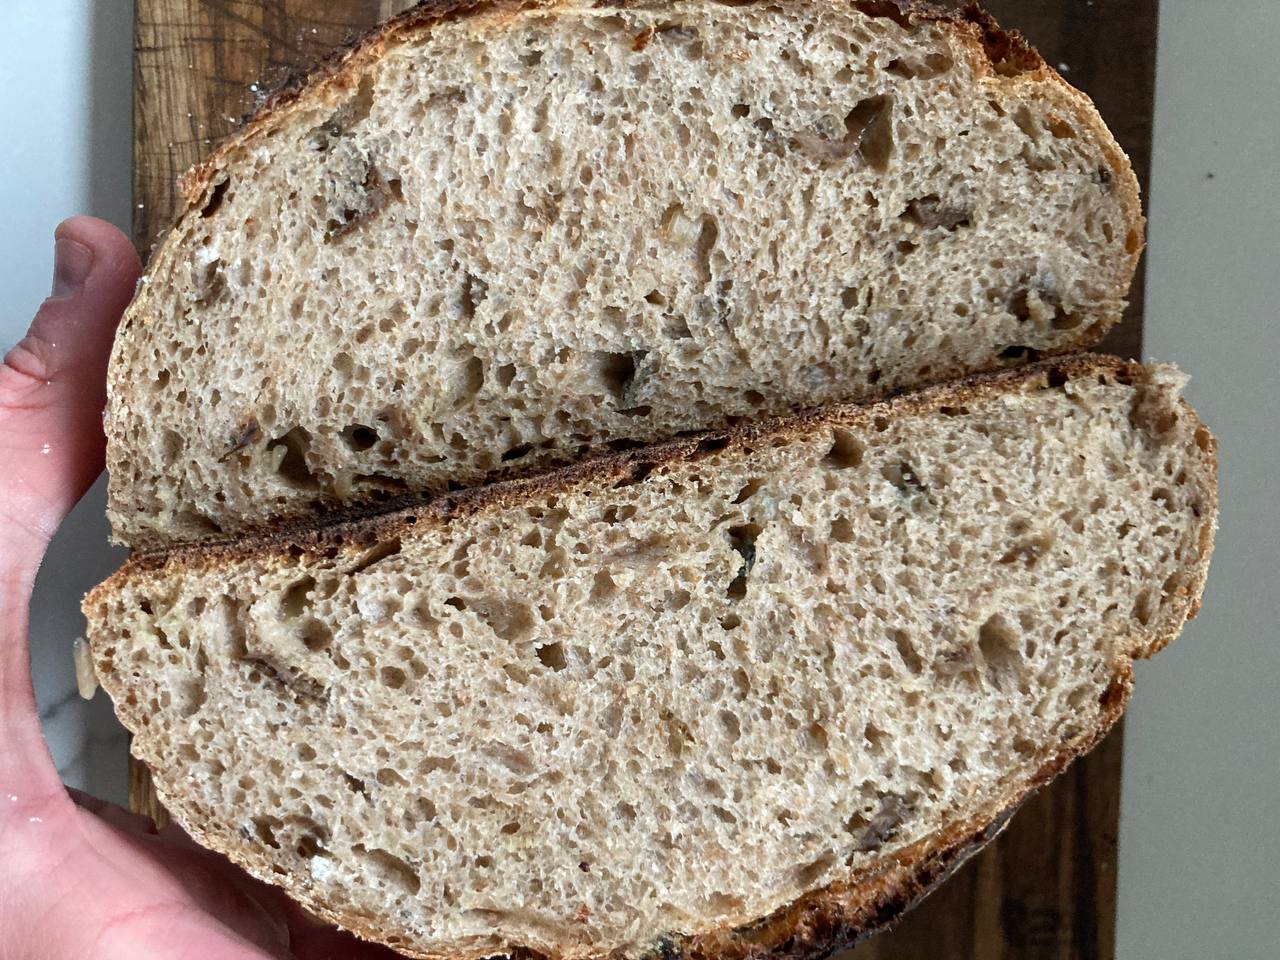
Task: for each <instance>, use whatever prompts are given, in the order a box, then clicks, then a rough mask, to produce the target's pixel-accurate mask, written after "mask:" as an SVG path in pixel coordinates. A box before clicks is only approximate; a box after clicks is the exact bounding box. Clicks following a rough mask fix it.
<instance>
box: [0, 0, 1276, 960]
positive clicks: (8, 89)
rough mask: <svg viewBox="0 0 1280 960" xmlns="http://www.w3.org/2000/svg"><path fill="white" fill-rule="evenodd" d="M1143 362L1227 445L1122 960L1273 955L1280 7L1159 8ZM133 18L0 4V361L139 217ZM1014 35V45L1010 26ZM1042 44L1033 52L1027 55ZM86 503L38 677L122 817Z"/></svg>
mask: <svg viewBox="0 0 1280 960" xmlns="http://www.w3.org/2000/svg"><path fill="white" fill-rule="evenodd" d="M1160 16H1161V22H1160V48H1159V56H1160V59H1159V70H1158V79H1157V99H1156V131H1155V154H1154V178H1153V184H1152V189H1151V196H1150V210H1151V223H1150V235H1149V247H1148V251H1147V264H1148V274H1147V282H1148V289H1147V298H1148V299H1147V304H1148V306H1147V353H1148V356H1150V357H1155V358H1159V359H1173V360H1177V361H1178V362H1179V363H1180V364H1181V365H1182V366H1183V368H1184V369H1185V370H1187V371H1188V372H1189V373H1191V374H1192V376H1193V378H1194V379H1193V381H1192V384H1191V387H1190V389H1189V398H1190V399H1191V401H1192V402H1193V403H1194V404H1195V406H1196V407H1197V408H1198V410H1199V411H1200V413H1201V415H1202V416H1203V417H1204V418H1205V420H1206V421H1207V422H1208V423H1209V425H1210V426H1211V427H1212V428H1213V429H1214V431H1215V432H1216V433H1217V435H1218V437H1219V439H1220V440H1221V442H1222V457H1221V465H1222V496H1223V511H1222V526H1221V530H1220V531H1219V534H1218V546H1217V552H1216V555H1215V557H1214V564H1213V571H1212V574H1211V577H1210V582H1209V589H1208V592H1207V594H1206V598H1205V604H1204V609H1203V611H1202V612H1201V615H1200V617H1199V619H1197V620H1196V621H1195V622H1193V623H1192V624H1190V625H1189V626H1188V628H1187V630H1186V633H1185V634H1184V636H1183V637H1182V639H1181V640H1179V641H1178V642H1177V643H1176V644H1174V645H1173V646H1172V647H1171V648H1170V649H1169V650H1167V651H1166V652H1164V653H1163V654H1161V655H1160V656H1159V657H1158V658H1156V659H1155V660H1154V661H1152V662H1151V663H1148V664H1142V665H1140V666H1139V669H1138V684H1137V692H1136V695H1135V697H1134V702H1133V706H1132V707H1131V709H1130V711H1129V725H1128V739H1127V741H1126V745H1125V761H1124V762H1125V787H1124V798H1123V804H1122V817H1121V840H1120V913H1119V917H1120V919H1119V941H1118V956H1119V957H1120V958H1122V960H1182V958H1186V960H1218V958H1221V960H1254V958H1257V960H1274V958H1275V957H1277V956H1280V827H1278V826H1277V822H1276V821H1277V818H1280V630H1278V629H1277V624H1278V623H1280V577H1278V576H1277V570H1278V569H1280V509H1277V505H1276V500H1277V497H1276V493H1277V481H1276V477H1277V475H1278V474H1280V439H1278V438H1280V431H1278V429H1277V427H1278V425H1280V396H1278V388H1280V374H1278V373H1277V363H1278V362H1280V185H1278V184H1277V179H1278V178H1280V81H1278V80H1277V73H1276V70H1275V66H1274V59H1275V50H1277V49H1280V0H1220V2H1216V3H1205V2H1203V0H1163V2H1162V3H1161V8H1160ZM131 21H132V11H131V3H130V2H129V0H97V2H94V0H6V2H5V3H4V4H3V5H0V57H2V58H3V62H4V63H5V64H6V65H7V66H8V68H9V69H8V71H7V77H6V82H5V83H4V84H2V85H0V129H3V130H4V131H5V136H4V137H3V138H0V169H3V171H4V172H5V174H6V176H5V177H4V178H3V180H2V181H0V184H2V185H0V211H2V213H3V222H4V223H5V225H6V228H7V229H5V230H4V231H3V232H0V284H2V285H3V292H4V297H5V302H6V306H5V309H4V310H3V311H2V312H0V350H2V349H4V348H7V347H8V346H9V345H11V344H12V343H14V342H16V341H17V340H18V339H19V338H20V337H21V335H22V333H23V331H24V330H25V328H26V325H27V323H28V321H29V319H30V317H31V314H32V313H33V312H34V311H35V309H36V307H37V306H38V305H39V303H40V301H41V299H42V298H43V297H44V296H45V295H46V294H47V292H48V285H49V277H50V274H51V269H52V240H51V236H52V230H53V228H54V226H55V225H56V224H57V222H58V221H59V220H60V219H62V218H63V217H65V216H68V215H70V214H73V213H76V212H88V213H94V214H96V215H98V216H103V217H105V218H107V219H109V220H112V221H114V222H116V223H117V224H119V225H120V226H122V227H127V225H128V221H129V216H130V212H131V209H130V199H129V153H130V82H131V67H130V44H131ZM1011 26H1017V25H1016V24H1011ZM1031 39H1032V40H1033V41H1034V39H1035V38H1034V37H1032V38H1031ZM101 516H102V495H101V489H100V486H99V488H98V489H96V490H95V491H94V493H93V494H91V495H90V497H89V498H88V499H87V501H86V502H85V503H83V504H81V506H80V508H78V509H77V511H76V514H75V515H74V516H73V517H72V518H71V520H70V521H69V522H68V524H67V526H66V528H65V529H64V530H63V531H62V532H61V533H60V534H59V536H58V539H57V542H56V543H55V546H54V549H53V551H52V552H51V554H50V557H49V559H48V561H47V562H46V565H45V568H44V570H43V571H42V573H41V577H40V581H39V584H38V587H37V594H36V598H35V602H34V605H33V620H32V631H33V637H32V644H33V654H34V657H33V659H34V666H33V672H34V675H35V681H36V685H37V690H38V693H39V697H40V704H41V710H42V713H43V714H44V715H45V718H46V730H47V734H48V737H49V740H50V744H51V748H52V750H53V753H54V756H55V759H56V760H57V762H58V764H59V767H60V769H62V770H63V772H64V776H65V778H66V779H67V780H68V782H70V783H73V784H75V785H77V786H84V787H86V788H88V789H91V790H94V791H95V792H98V793H100V794H102V795H105V796H108V797H111V798H113V799H121V798H123V796H124V779H123V771H124V757H123V745H122V741H121V739H120V738H119V734H118V728H116V726H115V723H114V720H113V719H112V717H111V713H110V709H109V707H108V705H107V704H106V702H105V698H103V697H101V696H99V698H98V699H97V700H96V701H94V702H93V703H92V704H83V703H81V702H80V701H78V700H77V699H75V698H74V697H73V696H69V694H70V693H71V691H72V689H73V678H72V671H71V661H70V644H71V641H72V639H73V638H74V637H75V636H77V635H78V634H79V633H80V632H81V630H82V624H81V621H80V618H79V613H78V611H77V607H76V605H77V602H78V600H79V597H80V596H81V594H83V592H84V591H85V590H86V589H87V588H88V587H89V586H91V585H92V584H93V583H95V582H96V581H97V580H99V579H100V578H101V577H102V576H104V575H105V573H106V572H107V571H109V570H110V569H112V568H113V567H114V565H115V564H116V563H117V562H118V559H119V556H118V554H117V553H115V552H113V551H111V550H109V549H108V548H106V546H105V544H106V526H105V523H104V522H103V521H102V519H101Z"/></svg>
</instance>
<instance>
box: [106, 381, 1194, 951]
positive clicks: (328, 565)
mask: <svg viewBox="0 0 1280 960" xmlns="http://www.w3.org/2000/svg"><path fill="white" fill-rule="evenodd" d="M1181 382H1182V381H1181V377H1180V375H1179V374H1177V372H1176V371H1175V370H1173V369H1172V368H1170V367H1164V366H1155V367H1146V368H1144V367H1141V366H1139V365H1136V364H1128V363H1123V362H1120V361H1115V360H1111V359H1105V358H1073V359H1066V360H1062V361H1059V362H1054V363H1044V364H1039V365H1035V366H1032V367H1029V368H1026V369H1024V370H1022V371H1017V372H1006V373H1003V374H999V375H995V376H988V377H980V378H974V379H970V380H968V381H964V382H960V383H955V384H949V385H944V386H940V387H935V388H931V389H929V390H926V391H924V392H921V393H918V394H912V395H907V396H904V397H901V398H898V399H895V400H892V401H889V402H882V403H876V404H872V405H867V406H837V407H831V408H828V409H826V410H824V411H822V412H818V413H813V414H810V415H807V416H803V417H798V418H787V419H780V420H771V421H767V422H762V423H758V424H754V425H750V426H741V427H738V428H735V429H733V430H730V431H729V432H727V433H713V434H702V435H698V436H692V437H688V438H683V439H677V440H675V441H672V442H670V443H667V444H664V445H660V446H656V447H651V448H645V449H641V450H636V451H631V452H628V453H624V454H618V455H614V456H612V457H609V458H606V459H602V460H596V461H590V462H586V463H583V464H580V465H578V466H575V467H573V468H571V469H567V470H563V471H560V472H556V473H551V474H548V475H544V476H541V477H537V478H532V479H527V480H523V481H517V482H510V483H502V484H497V485H493V486H490V487H487V488H483V489H479V490H475V491H471V492H466V493H457V494H450V495H447V496H445V497H442V498H437V499H436V500H434V501H432V502H430V503H428V504H425V505H423V506H421V507H417V508H414V509H409V510H405V511H402V512H399V513H395V514H390V515H383V516H378V517H373V518H369V519H366V520H364V521H361V522H356V523H350V524H347V525H342V526H336V527H335V526H317V527H315V528H312V529H305V528H300V529H294V530H278V531H277V532H276V534H275V535H274V536H273V537H271V538H266V539H259V540H244V541H241V542H237V543H234V544H227V545H222V546H212V547H209V546H189V547H186V548H182V549H177V550H174V551H170V552H168V553H167V554H165V555H163V556H141V557H135V558H134V559H133V560H132V561H130V563H129V564H128V565H127V566H126V567H125V568H124V569H123V570H122V571H121V572H120V573H118V574H117V575H116V576H115V577H113V578H112V579H111V580H110V581H108V582H107V583H106V584H105V585H103V586H102V587H99V588H98V589H97V590H95V591H94V593H93V594H91V595H90V597H89V598H88V599H87V601H86V604H85V612H86V614H87V616H88V618H89V624H90V638H91V644H92V651H93V655H94V658H95V662H96V667H97V672H98V676H99V678H100V680H101V682H102V684H103V685H104V686H105V687H106V689H107V690H108V691H109V692H110V693H111V695H112V697H113V699H114V700H115V703H116V706H117V709H118V711H119V713H120V716H121V718H122V719H123V721H124V722H125V724H126V725H127V726H128V727H129V728H130V729H131V730H132V731H133V733H134V740H133V749H134V751H135V753H136V754H137V755H138V756H139V757H141V758H142V759H143V760H145V761H146V762H147V763H148V764H149V765H150V767H151V768H152V770H153V772H154V776H155V783H156V787H157V789H158V791H159V793H160V796H161V797H162V798H163V800H164V802H165V803H166V805H167V806H168V807H169V809H170V810H171V811H172V812H173V813H174V815H175V816H176V817H177V818H178V820H179V821H180V822H182V823H183V824H184V825H185V826H186V828H187V829H188V830H189V831H190V832H191V833H192V835H193V836H195V837H196V838H197V839H199V840H200V841H201V842H203V843H205V844H207V845H209V846H211V847H213V848H214V849H217V850H221V851H223V852H224V853H226V854H228V855H229V856H231V857H232V858H234V859H235V860H237V861H239V862H240V863H242V864H243V865H244V866H245V867H247V868H248V869H249V870H250V871H251V872H252V873H254V874H256V875H257V876H259V877H262V878H264V879H266V880H269V881H271V882H273V883H278V884H281V885H282V886H284V887H285V888H286V889H288V890H289V891H290V892H291V893H292V894H293V895H294V896H295V897H296V898H297V899H298V900H299V901H300V902H301V903H303V904H304V905H306V906H307V907H308V908H309V909H311V910H312V911H314V912H316V913H317V914H318V915H320V916H323V917H326V918H329V919H332V920H334V921H336V922H338V923H340V924H341V925H343V926H344V927H347V928H349V929H352V930H354V931H356V932H358V933H360V934H361V935H363V936H367V937H370V938H373V939H376V940H380V941H382V942H384V943H387V944H389V945H391V946H393V947H395V948H396V949H398V950H400V951H402V952H404V953H406V954H407V955H410V956H417V957H440V958H445V957H448V958H464V957H465V958H479V957H486V956H491V955H495V954H506V955H509V956H546V957H566V958H567V957H576V958H604V957H660V958H663V960H669V958H672V957H681V956H688V957H707V958H710V957H729V958H734V957H742V958H745V957H760V956H766V955H769V954H775V955H786V956H810V955H814V956H816V955H825V953H826V952H828V951H829V950H831V949H833V948H834V947H837V946H839V945H841V944H842V943H845V942H849V941H852V940H854V939H857V938H858V937H859V936H861V935H862V934H864V933H866V932H867V931H868V930H870V929H873V928H874V927H875V926H876V925H878V924H881V923H883V922H885V921H886V920H888V919H891V918H892V917H893V916H894V915H895V914H896V912H897V911H899V910H900V909H902V907H903V906H904V905H905V904H907V903H909V902H910V901H912V900H913V899H915V898H916V897H918V896H920V895H921V894H922V893H923V892H924V891H925V890H927V888H928V887H929V885H930V884H932V883H933V882H935V881H936V880H937V879H938V878H939V877H941V876H943V875H944V874H945V873H946V872H947V870H948V869H949V868H951V867H953V866H954V865H955V864H956V863H958V862H959V860H961V859H962V858H963V857H964V856H965V855H966V854H967V853H968V852H969V851H970V850H971V849H973V847H974V845H975V844H978V843H980V842H982V841H983V840H984V839H986V838H987V837H989V836H990V834H991V832H992V831H993V830H995V829H997V828H998V826H999V824H1000V823H1001V822H1002V820H1001V817H1002V816H1003V815H1004V813H1005V812H1006V811H1008V810H1010V809H1011V808H1012V807H1013V806H1015V805H1016V804H1017V803H1018V802H1019V801H1020V800H1021V798H1023V797H1024V796H1025V795H1026V793H1027V792H1028V791H1029V790H1031V789H1033V788H1035V787H1036V786H1038V785H1040V784H1042V783H1044V782H1045V781H1046V780H1048V779H1049V778H1051V777H1052V776H1053V775H1054V774H1055V773H1057V772H1058V771H1060V770H1061V769H1062V768H1063V767H1064V766H1065V765H1066V764H1067V763H1068V762H1069V761H1070V760H1071V758H1073V757H1074V756H1076V755H1078V754H1079V753H1081V752H1083V751H1084V750H1086V749H1088V747H1089V746H1091V745H1092V744H1093V743H1094V742H1095V741H1096V740H1097V739H1098V738H1099V737H1101V736H1102V734H1103V733H1105V732H1106V730H1107V729H1108V728H1109V727H1110V725H1111V724H1112V723H1114V721H1115V720H1116V718H1117V717H1118V716H1119V715H1120V712H1121V711H1122V709H1123V707H1124V705H1125V703H1126V701H1127V699H1128V697H1129V692H1130V689H1131V684H1132V670H1131V664H1132V661H1133V659H1134V658H1138V657H1146V656H1148V655H1150V654H1152V653H1153V652H1155V651H1156V650H1157V649H1159V648H1160V647H1161V646H1162V645H1163V644H1165V643H1166V642H1168V641H1169V640H1170V639H1171V638H1172V637H1173V636H1174V635H1175V634H1176V633H1177V632H1178V630H1179V629H1180V627H1181V624H1182V623H1183V621H1184V620H1185V619H1186V618H1187V617H1189V616H1191V615H1193V614H1194V612H1195V610H1196V608H1197V606H1198V602H1199V595H1200V591H1201V588H1202V585H1203V582H1204V576H1205V570H1206V567H1207V564H1208V559H1209V552H1210V549H1211V544H1212V537H1213V529H1214V522H1215V516H1216V486H1215V466H1214V447H1215V445H1214V441H1213V439H1212V437H1211V436H1210V435H1209V433H1208V431H1207V430H1206V429H1205V428H1204V427H1203V426H1202V425H1201V424H1200V423H1199V421H1198V420H1197V419H1196V416H1195V414H1194V413H1193V412H1192V411H1191V410H1190V408H1189V407H1187V406H1186V405H1185V404H1183V403H1182V402H1181V401H1180V400H1179V399H1178V391H1179V388H1180V386H1181Z"/></svg>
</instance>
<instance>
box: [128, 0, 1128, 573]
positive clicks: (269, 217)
mask: <svg viewBox="0 0 1280 960" xmlns="http://www.w3.org/2000/svg"><path fill="white" fill-rule="evenodd" d="M184 190H185V196H186V198H187V207H186V209H185V210H184V211H182V212H181V214H180V216H179V218H178V220H177V223H176V225H175V227H174V230H173V231H172V233H171V234H170V235H169V236H168V238H167V239H166V240H165V241H164V242H163V244H162V245H161V246H160V248H159V249H158V251H157V253H156V254H155V256H154V258H153V260H152V263H151V266H150V268H149V271H148V274H147V277H146V279H145V281H144V283H143V285H142V287H141V288H140V292H139V295H138V297H137V299H136V301H135V303H134V304H133V306H132V307H131V309H130V310H129V312H128V315H127V316H126V318H125V320H124V323H123V325H122V327H121V332H120V335H119V338H118V341H117V346H116V350H115V354H114V358H113V361H112V365H111V371H110V405H109V410H108V413H107V418H106V430H107V435H108V437H109V439H110V449H109V467H110V476H111V486H110V509H109V512H110V516H111V519H112V522H113V526H114V529H115V534H116V536H117V537H118V538H119V539H121V540H122V541H124V542H127V543H130V544H132V545H134V546H136V547H141V548H156V547H163V546H165V545H167V544H168V543H172V542H175V541H181V540H190V539H201V538H210V537H218V536H220V535H230V534H234V533H238V532H243V531H246V530H252V529H261V528H263V527H265V526H267V525H269V523H270V522H271V521H274V520H280V519H286V520H287V519H298V518H300V517H305V516H308V515H310V514H311V513H313V512H315V511H318V510H319V511H323V510H325V509H331V508H332V507H334V506H335V505H344V504H360V503H364V502H368V501H370V500H374V499H376V498H378V497H379V496H385V495H388V494H398V493H401V492H404V491H405V490H408V491H409V492H412V493H419V492H439V491H443V490H445V489H446V488H447V487H449V485H450V484H451V483H452V484H460V485H464V486H469V485H472V484H474V483H476V482H479V481H481V480H482V479H484V478H486V477H492V476H494V475H495V474H498V473H500V472H503V471H524V472H528V471H531V470H533V469H535V468H542V467H546V466H548V465H551V464H554V463H562V462H568V461H570V460H572V459H574V458H575V457H577V456H580V455H582V454H583V453H585V452H588V451H596V452H599V451H604V450H606V449H607V447H608V445H609V444H611V443H612V444H614V445H615V447H616V446H617V445H620V444H625V443H626V442H651V441H655V440H662V439H666V438H668V437H670V436H672V435H674V434H676V433H679V432H682V431H687V430H693V429H705V428H717V429H718V428H721V427H723V426H725V425H726V424H729V423H732V422H733V421H734V419H735V418H742V417H750V416H759V415H775V414H783V413H791V412H795V411H797V410H800V409H807V408H810V407H813V406H817V405H821V404H825V403H831V402H837V401H844V400H851V399H859V398H864V397H868V396H872V395H880V394H888V393H892V392H894V391H898V390H900V389H903V388H906V387H909V386H914V385H919V384H921V383H926V382H930V381H935V380H941V379H945V378H947V377H951V376H955V375H961V374H965V373H969V372H973V371H975V370H980V369H990V368H993V367H998V366H1000V365H1002V364H1009V363H1017V362H1020V361H1021V360H1022V359H1024V358H1025V357H1026V356H1027V355H1028V352H1040V353H1044V354H1049V353H1054V352H1060V351H1066V350H1069V349H1073V348H1075V347H1078V346H1081V345H1085V344H1088V343H1091V342H1093V341H1094V340H1096V339H1097V338H1098V337H1100V336H1101V335H1102V333H1104V332H1105V331H1106V329H1107V328H1108V327H1109V326H1110V325H1112V324H1113V323H1114V322H1115V321H1116V320H1117V319H1118V318H1119V316H1120V312H1121V309H1122V307H1123V305H1124V298H1125V296H1126V295H1127V290H1128V285H1129V282H1130V279H1131V277H1132V273H1133V270H1134V267H1135V264H1136V260H1137V256H1138V253H1139V250H1140V248H1141V245H1142V218H1141V215H1140V212H1139V205H1138V197H1137V185H1136V180H1135V179H1134V176H1133V173H1132V171H1131V170H1130V168H1129V165H1128V163H1127V161H1126V159H1125V157H1124V155H1123V153H1122V152H1121V151H1120V149H1119V148H1118V147H1117V146H1116V144H1115V142H1114V140H1113V139H1112V137H1111V135H1110V134H1109V133H1108V132H1107V130H1106V129H1105V127H1104V126H1103V124H1102V122H1101V120H1100V119H1099V117H1098V115H1097V113H1096V112H1095V110H1094V109H1093V107H1092V105H1091V104H1090V103H1089V101H1088V100H1087V99H1086V98H1085V97H1084V96H1083V95H1082V94H1080V93H1079V92H1077V91H1075V90H1073V89H1072V88H1071V87H1070V86H1069V85H1068V84H1066V83H1065V82H1064V81H1063V80H1062V79H1061V78H1060V77H1059V76H1058V75H1057V74H1056V73H1054V72H1053V70H1051V69H1050V68H1049V67H1048V66H1046V65H1045V64H1044V63H1043V62H1042V61H1041V60H1040V58H1039V57H1037V56H1036V55H1035V53H1034V52H1033V51H1031V50H1030V48H1028V47H1027V46H1026V45H1025V44H1024V43H1023V42H1022V41H1021V40H1020V39H1019V38H1016V37H1013V36H1008V35H1005V34H1003V33H1001V32H1000V31H999V29H998V28H997V27H995V25H994V24H993V23H991V22H990V21H989V20H987V19H985V18H983V17H982V16H980V15H977V14H968V15H960V14H943V13H941V12H939V11H932V10H930V9H929V8H927V7H925V6H923V5H910V4H907V5H904V4H901V3H892V4H890V3H858V2H853V3H843V2H841V3H835V2H817V3H782V4H765V3H746V4H724V3H716V2H709V0H708V2H704V0H688V2H682V3H665V2H655V3H644V4H625V3H624V4H617V3H608V4H604V5H601V6H592V5H590V4H587V3H580V2H565V3H547V4H540V3H534V4H522V5H520V6H519V7H517V6H515V5H503V4H485V3H479V4H475V5H470V6H459V7H457V8H452V7H449V6H448V5H434V6H430V7H425V8H422V9H420V10H417V11H415V12H412V13H410V14H408V15H407V16H405V17H402V18H400V19H398V20H396V21H393V22H392V23H391V24H390V25H388V26H386V27H384V28H383V29H382V30H381V31H379V32H378V33H377V34H375V35H374V36H373V37H372V38H371V39H370V40H368V41H367V42H365V43H363V44H361V45H359V46H358V47H357V48H356V49H355V50H354V51H352V52H351V53H349V54H348V55H347V56H346V57H345V59H343V60H342V61H340V62H339V63H337V64H336V65H334V66H333V67H331V68H330V69H329V70H327V71H325V72H323V73H321V74H320V75H318V76H317V77H316V78H315V79H314V80H313V81H311V82H310V83H308V84H306V85H305V86H304V87H303V88H302V89H301V90H300V91H296V92H294V93H292V94H290V95H289V96H286V97H283V98H280V99H278V100H277V101H275V102H274V103H273V104H271V105H270V106H269V107H268V108H267V109H265V110H264V111H263V112H262V113H261V114H260V115H259V117H258V118H257V119H255V120H254V121H252V122H251V123H250V124H249V126H248V127H247V128H246V129H245V130H244V131H243V132H242V133H241V134H240V135H238V136H237V137H236V138H233V139H232V140H231V141H230V142H228V143H227V144H226V145H224V146H223V147H222V148H220V149H219V150H218V151H217V152H216V153H215V154H214V155H213V157H212V158H211V159H210V160H209V161H208V162H207V163H206V164H204V165H203V166H201V167H200V168H198V169H197V170H195V171H193V173H192V174H190V175H189V176H188V177H187V178H186V180H185V183H184Z"/></svg>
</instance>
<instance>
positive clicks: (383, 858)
mask: <svg viewBox="0 0 1280 960" xmlns="http://www.w3.org/2000/svg"><path fill="white" fill-rule="evenodd" d="M351 851H352V853H354V854H355V855H356V856H357V857H363V858H364V859H366V860H367V861H368V862H369V864H370V866H371V868H372V870H371V872H372V873H373V875H374V876H375V877H376V878H377V879H380V880H382V881H383V882H384V883H386V884H388V885H389V886H391V887H393V888H398V889H399V891H400V892H402V893H407V894H409V895H410V896H416V895H417V893H418V891H419V890H420V889H421V888H422V880H421V878H420V877H419V876H418V872H417V871H416V870H414V869H413V867H411V866H409V864H408V862H407V861H405V860H404V859H402V858H400V857H397V856H396V855H395V854H392V853H388V852H387V851H386V850H378V849H370V848H368V847H365V846H364V845H363V844H359V843H357V844H355V845H354V846H353V847H352V848H351Z"/></svg>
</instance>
